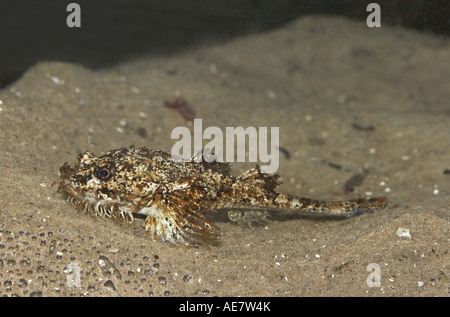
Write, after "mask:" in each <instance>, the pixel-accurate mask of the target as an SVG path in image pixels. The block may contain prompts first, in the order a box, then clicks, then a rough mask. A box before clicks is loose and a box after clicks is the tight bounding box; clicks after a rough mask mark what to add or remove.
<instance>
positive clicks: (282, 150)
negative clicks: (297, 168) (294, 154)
mask: <svg viewBox="0 0 450 317" xmlns="http://www.w3.org/2000/svg"><path fill="white" fill-rule="evenodd" d="M278 150H279V151H280V152H281V153H283V155H284V157H285V158H287V159H289V158H290V157H291V153H290V152H289V151H288V150H286V149H285V148H283V147H281V146H279V147H278Z"/></svg>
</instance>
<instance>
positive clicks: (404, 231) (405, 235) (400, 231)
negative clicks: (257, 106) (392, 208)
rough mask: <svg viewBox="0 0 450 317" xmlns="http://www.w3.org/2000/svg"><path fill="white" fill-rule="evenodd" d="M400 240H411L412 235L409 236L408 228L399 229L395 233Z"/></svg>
mask: <svg viewBox="0 0 450 317" xmlns="http://www.w3.org/2000/svg"><path fill="white" fill-rule="evenodd" d="M395 234H396V235H397V236H398V237H400V238H408V239H411V235H410V234H409V229H406V228H398V229H397V232H396V233H395Z"/></svg>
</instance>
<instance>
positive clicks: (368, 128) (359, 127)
mask: <svg viewBox="0 0 450 317" xmlns="http://www.w3.org/2000/svg"><path fill="white" fill-rule="evenodd" d="M352 128H354V129H356V130H359V131H373V130H375V127H374V126H373V125H368V126H362V125H359V124H358V123H352Z"/></svg>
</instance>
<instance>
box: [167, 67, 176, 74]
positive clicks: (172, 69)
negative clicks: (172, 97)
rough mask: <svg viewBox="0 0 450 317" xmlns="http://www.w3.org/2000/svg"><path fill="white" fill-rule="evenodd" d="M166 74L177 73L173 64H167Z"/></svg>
mask: <svg viewBox="0 0 450 317" xmlns="http://www.w3.org/2000/svg"><path fill="white" fill-rule="evenodd" d="M166 74H167V75H176V74H177V69H176V68H175V67H174V66H167V68H166Z"/></svg>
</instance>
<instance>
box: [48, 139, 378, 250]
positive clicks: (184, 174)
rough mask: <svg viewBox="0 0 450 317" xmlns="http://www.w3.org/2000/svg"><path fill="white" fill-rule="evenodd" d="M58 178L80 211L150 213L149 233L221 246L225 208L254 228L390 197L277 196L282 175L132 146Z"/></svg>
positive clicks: (351, 209)
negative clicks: (212, 217)
mask: <svg viewBox="0 0 450 317" xmlns="http://www.w3.org/2000/svg"><path fill="white" fill-rule="evenodd" d="M200 154H202V153H200ZM197 157H199V156H198V155H197ZM59 174H60V179H58V180H57V181H55V183H54V184H57V185H58V191H61V192H62V193H63V195H64V197H65V198H66V199H67V200H69V201H71V202H72V203H73V204H74V205H75V206H76V207H77V208H78V209H81V210H84V211H85V212H86V213H91V214H93V215H95V216H101V217H103V218H113V219H116V220H118V221H121V222H124V223H127V224H128V223H131V224H133V223H134V220H133V219H134V218H133V215H136V214H140V215H144V216H146V219H145V224H144V227H145V230H146V232H148V233H150V234H152V235H153V237H154V238H157V237H159V238H161V239H162V240H163V241H165V242H169V243H172V244H174V245H189V246H197V245H200V244H210V243H214V242H215V241H216V240H217V237H218V235H219V230H218V228H217V227H216V226H215V225H213V224H212V223H210V222H209V221H208V220H207V219H206V218H205V217H204V215H203V213H204V212H205V211H209V210H212V211H217V210H226V211H227V212H228V217H229V218H230V219H231V220H232V221H234V222H237V223H238V224H240V225H251V224H252V223H255V222H256V223H258V222H264V221H266V220H267V217H268V215H269V213H268V212H269V211H270V210H287V211H291V212H295V213H301V214H317V215H326V216H327V215H336V216H343V217H350V216H354V215H356V214H358V213H362V212H366V211H372V210H374V209H379V208H383V207H385V205H386V198H384V197H381V198H360V199H352V200H348V201H340V202H326V201H318V200H314V199H309V198H301V197H296V196H292V195H285V194H281V193H277V192H276V191H275V190H276V188H277V187H278V186H279V185H280V184H281V182H280V177H279V175H277V174H265V173H262V172H261V171H260V168H259V167H258V166H257V167H256V168H255V169H251V170H248V171H247V172H245V173H243V174H242V175H240V176H239V177H233V176H231V175H230V167H229V164H228V163H220V162H212V163H208V162H206V161H205V160H198V159H196V158H193V159H192V160H190V161H178V160H174V159H173V158H172V156H171V154H170V153H167V152H164V151H160V150H152V149H148V148H146V147H141V148H135V147H134V146H133V145H131V146H129V147H123V148H120V149H117V150H112V151H109V152H106V153H103V154H102V155H101V156H99V157H97V156H95V155H94V154H93V153H91V152H89V151H85V152H82V153H80V154H78V156H77V158H76V162H75V166H74V167H73V168H72V167H70V166H69V164H68V163H67V162H66V163H64V165H63V166H62V167H61V168H60V169H59Z"/></svg>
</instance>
